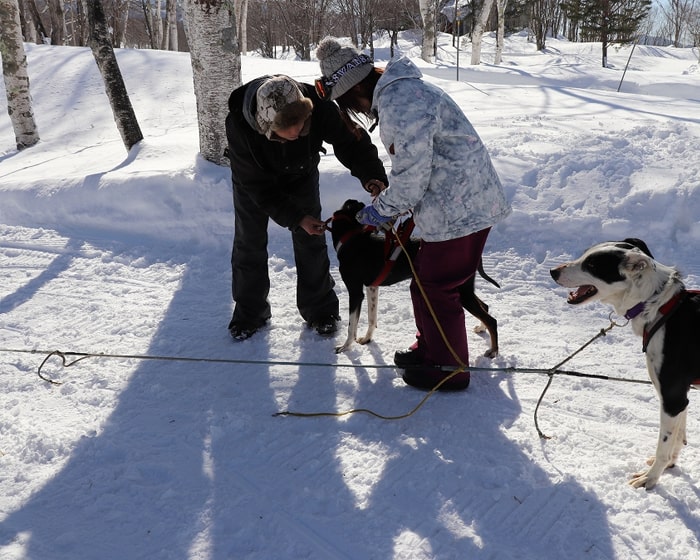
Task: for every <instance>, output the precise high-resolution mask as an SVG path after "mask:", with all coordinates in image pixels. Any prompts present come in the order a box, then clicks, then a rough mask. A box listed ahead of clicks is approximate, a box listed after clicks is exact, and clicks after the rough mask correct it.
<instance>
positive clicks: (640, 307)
mask: <svg viewBox="0 0 700 560" xmlns="http://www.w3.org/2000/svg"><path fill="white" fill-rule="evenodd" d="M645 306H646V303H645V302H643V301H640V302H639V303H638V304H637V305H635V306H634V307H631V308H629V309H628V310H627V313H625V319H627V320H630V319H634V318H635V317H636V316H637V315H639V314H640V313H641V312H642V311H644V307H645Z"/></svg>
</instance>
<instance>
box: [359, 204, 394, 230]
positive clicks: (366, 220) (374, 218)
mask: <svg viewBox="0 0 700 560" xmlns="http://www.w3.org/2000/svg"><path fill="white" fill-rule="evenodd" d="M355 219H356V220H357V221H358V222H360V223H361V224H363V225H366V226H374V227H381V226H382V224H385V223H387V222H390V221H391V216H382V215H381V214H380V213H379V212H377V209H376V208H375V207H374V206H372V205H371V204H370V205H369V206H365V207H364V208H363V209H362V210H360V211H359V212H358V213H357V214H355Z"/></svg>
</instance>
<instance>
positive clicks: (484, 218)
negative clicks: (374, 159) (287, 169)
mask: <svg viewBox="0 0 700 560" xmlns="http://www.w3.org/2000/svg"><path fill="white" fill-rule="evenodd" d="M421 78H422V73H421V71H420V70H419V69H418V67H417V66H416V65H415V64H413V63H412V62H411V61H410V60H409V59H408V58H405V57H401V58H395V59H393V60H391V61H390V62H389V64H388V65H387V67H386V69H385V71H384V74H383V76H382V77H381V78H380V79H379V81H378V82H377V86H376V88H375V91H374V99H373V100H372V108H373V110H375V111H376V112H377V113H378V115H379V135H380V137H381V140H382V143H383V144H384V147H385V148H386V150H387V152H388V153H389V154H390V157H391V165H392V170H391V175H390V176H389V184H390V185H391V186H390V187H389V188H387V189H386V190H384V191H383V192H382V193H381V194H380V195H379V196H378V197H377V198H376V199H375V200H374V206H375V208H376V209H377V211H378V212H379V213H380V214H382V215H384V216H395V215H397V214H400V213H403V212H406V211H407V210H411V209H412V210H413V212H414V219H415V222H416V226H418V228H420V234H421V237H422V238H423V239H424V240H425V241H446V240H449V239H456V238H458V237H464V236H465V235H469V234H470V233H474V232H477V231H480V230H482V229H485V228H487V227H490V226H493V225H494V224H496V223H497V222H499V221H501V220H502V219H503V218H505V217H506V216H507V215H508V214H509V213H510V211H511V208H510V204H509V203H508V201H507V200H506V197H505V194H504V192H503V187H502V185H501V181H500V179H499V178H498V175H497V174H496V170H495V169H494V167H493V164H492V162H491V158H490V156H489V154H488V152H487V151H486V147H485V146H484V144H483V143H482V141H481V139H480V138H479V135H478V134H477V133H476V131H475V130H474V127H473V126H472V125H471V123H470V122H469V120H468V119H467V118H466V116H465V115H464V113H463V112H462V110H461V109H460V108H459V106H458V105H457V104H456V103H455V102H454V100H453V99H452V98H451V97H450V96H449V95H448V94H447V93H445V92H444V91H442V90H441V89H440V88H438V87H436V86H434V85H432V84H429V83H426V82H424V81H423V80H422V79H421Z"/></svg>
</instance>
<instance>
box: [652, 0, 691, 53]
mask: <svg viewBox="0 0 700 560" xmlns="http://www.w3.org/2000/svg"><path fill="white" fill-rule="evenodd" d="M659 8H660V10H661V13H662V14H663V16H664V18H665V19H666V21H667V22H668V24H669V26H670V28H671V41H672V42H673V46H674V47H682V46H683V36H684V34H686V32H687V30H688V26H689V24H690V14H692V13H693V11H694V9H695V0H668V2H667V3H665V4H664V3H661V4H659Z"/></svg>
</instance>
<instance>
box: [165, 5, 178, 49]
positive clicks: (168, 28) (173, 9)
mask: <svg viewBox="0 0 700 560" xmlns="http://www.w3.org/2000/svg"><path fill="white" fill-rule="evenodd" d="M161 48H162V49H163V50H166V51H176V50H177V49H178V36H177V1H176V0H166V2H165V25H164V29H163V43H162V45H161Z"/></svg>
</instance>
